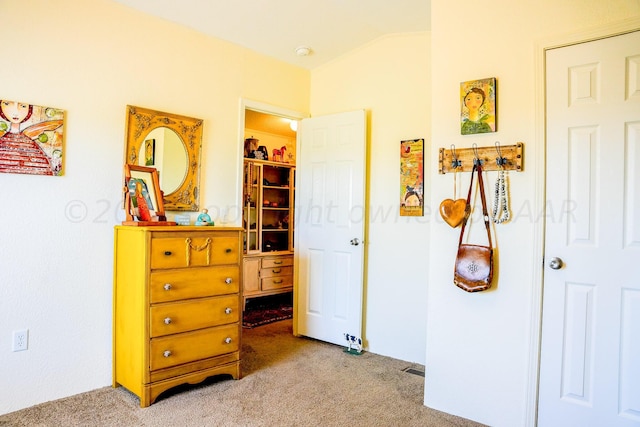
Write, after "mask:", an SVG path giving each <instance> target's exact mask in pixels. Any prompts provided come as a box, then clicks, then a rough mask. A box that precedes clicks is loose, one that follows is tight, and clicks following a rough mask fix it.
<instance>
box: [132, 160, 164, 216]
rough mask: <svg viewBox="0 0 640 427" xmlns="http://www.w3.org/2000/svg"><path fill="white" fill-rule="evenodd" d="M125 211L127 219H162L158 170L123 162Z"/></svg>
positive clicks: (162, 206) (162, 211) (162, 205)
mask: <svg viewBox="0 0 640 427" xmlns="http://www.w3.org/2000/svg"><path fill="white" fill-rule="evenodd" d="M124 174H125V183H126V188H125V211H126V215H127V221H126V222H131V221H139V222H154V221H158V220H161V221H164V204H163V201H162V191H161V190H160V182H159V179H158V170H157V169H155V168H150V167H147V166H136V165H129V164H125V166H124Z"/></svg>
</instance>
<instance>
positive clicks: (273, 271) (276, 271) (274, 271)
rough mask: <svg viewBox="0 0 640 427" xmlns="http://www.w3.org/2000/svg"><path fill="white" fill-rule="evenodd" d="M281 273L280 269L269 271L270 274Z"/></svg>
mask: <svg viewBox="0 0 640 427" xmlns="http://www.w3.org/2000/svg"><path fill="white" fill-rule="evenodd" d="M281 271H282V269H281V268H274V269H273V270H271V272H272V273H280V272H281Z"/></svg>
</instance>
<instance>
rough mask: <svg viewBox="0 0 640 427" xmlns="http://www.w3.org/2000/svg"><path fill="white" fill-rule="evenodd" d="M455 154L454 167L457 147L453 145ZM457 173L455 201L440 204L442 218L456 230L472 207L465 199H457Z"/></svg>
mask: <svg viewBox="0 0 640 427" xmlns="http://www.w3.org/2000/svg"><path fill="white" fill-rule="evenodd" d="M451 147H452V150H453V152H454V156H453V158H454V163H453V164H454V165H456V164H457V162H458V161H457V159H456V157H455V146H453V145H451ZM455 167H456V168H457V166H455ZM457 175H458V174H457V171H456V169H455V168H454V170H453V199H445V200H443V201H442V203H440V216H441V217H442V219H444V221H445V222H446V223H447V224H449V225H450V226H451V227H453V228H456V227H457V226H459V225H460V224H462V221H465V220H466V219H467V218H468V217H469V212H470V210H471V209H470V206H469V203H468V202H467V201H466V200H465V199H456V197H457V193H458V186H457V182H456V177H457Z"/></svg>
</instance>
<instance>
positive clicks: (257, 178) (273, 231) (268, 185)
mask: <svg viewBox="0 0 640 427" xmlns="http://www.w3.org/2000/svg"><path fill="white" fill-rule="evenodd" d="M294 181H295V166H294V165H292V164H287V163H279V162H269V161H262V160H255V159H245V161H244V198H243V200H244V202H243V203H244V206H243V222H244V225H243V226H244V257H243V301H244V303H243V307H244V305H245V304H246V301H247V299H249V298H256V297H260V296H265V295H275V294H279V293H284V292H290V291H292V290H293V221H290V218H294V212H293V205H294V203H293V202H294V193H295V189H294V188H293V183H294Z"/></svg>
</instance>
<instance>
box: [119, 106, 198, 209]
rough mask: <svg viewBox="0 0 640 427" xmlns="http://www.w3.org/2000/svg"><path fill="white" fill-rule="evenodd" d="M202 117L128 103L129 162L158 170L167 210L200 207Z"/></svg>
mask: <svg viewBox="0 0 640 427" xmlns="http://www.w3.org/2000/svg"><path fill="white" fill-rule="evenodd" d="M201 143H202V120H200V119H194V118H191V117H186V116H180V115H177V114H171V113H163V112H161V111H155V110H150V109H147V108H142V107H135V106H131V105H128V106H127V131H126V144H125V145H126V147H125V150H126V151H125V153H126V154H125V156H126V159H125V163H126V164H130V165H139V166H148V167H153V168H155V169H157V170H158V174H159V177H160V188H161V191H162V192H163V201H164V209H165V210H167V211H198V207H199V206H198V205H199V182H200V146H201Z"/></svg>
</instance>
